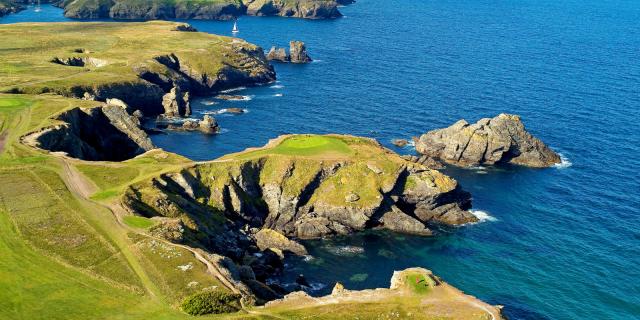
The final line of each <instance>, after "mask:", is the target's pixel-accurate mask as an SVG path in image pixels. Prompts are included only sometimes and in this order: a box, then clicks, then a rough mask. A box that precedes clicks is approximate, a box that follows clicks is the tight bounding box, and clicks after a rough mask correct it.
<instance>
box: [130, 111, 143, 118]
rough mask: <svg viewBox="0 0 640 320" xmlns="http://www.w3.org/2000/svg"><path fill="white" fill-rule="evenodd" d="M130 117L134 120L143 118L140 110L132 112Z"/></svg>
mask: <svg viewBox="0 0 640 320" xmlns="http://www.w3.org/2000/svg"><path fill="white" fill-rule="evenodd" d="M131 115H132V116H134V117H136V118H138V119H142V118H144V113H142V111H140V110H136V111H134V112H133V113H132V114H131Z"/></svg>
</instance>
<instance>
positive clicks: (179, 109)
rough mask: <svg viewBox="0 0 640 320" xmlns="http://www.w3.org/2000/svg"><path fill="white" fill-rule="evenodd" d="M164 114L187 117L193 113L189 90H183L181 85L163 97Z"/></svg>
mask: <svg viewBox="0 0 640 320" xmlns="http://www.w3.org/2000/svg"><path fill="white" fill-rule="evenodd" d="M162 107H164V114H165V115H166V116H171V117H185V116H189V115H190V114H191V103H190V102H189V92H184V93H183V92H182V90H180V88H179V87H173V89H171V91H169V93H167V94H165V95H164V96H163V97H162Z"/></svg>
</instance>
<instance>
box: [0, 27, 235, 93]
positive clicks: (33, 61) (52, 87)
mask: <svg viewBox="0 0 640 320" xmlns="http://www.w3.org/2000/svg"><path fill="white" fill-rule="evenodd" d="M175 25H176V24H175V23H171V22H160V21H153V22H147V23H126V24H125V23H85V24H83V25H82V28H78V26H77V24H76V23H30V24H13V25H3V26H1V27H0V91H4V92H7V91H9V90H13V89H18V90H21V91H24V92H26V93H41V92H47V91H49V92H56V93H60V94H64V95H69V94H70V92H71V90H72V88H74V87H76V86H81V87H93V86H99V85H106V84H121V83H140V82H141V80H140V79H139V78H138V76H137V73H136V72H135V71H134V68H139V67H142V66H144V67H146V68H148V69H150V70H160V71H161V70H163V69H162V67H161V66H160V65H159V64H158V63H157V62H155V60H153V59H152V58H154V57H156V56H161V55H167V54H170V53H175V54H176V55H177V56H178V57H179V58H181V60H183V64H185V63H186V64H188V66H189V67H190V69H191V70H193V71H196V72H203V73H204V72H205V71H206V73H208V74H217V73H218V71H219V70H221V69H222V68H223V67H224V65H225V64H230V65H236V64H237V63H239V62H237V61H234V60H233V59H234V58H233V57H234V56H236V55H235V54H230V52H231V42H232V41H233V40H232V38H227V37H221V36H215V35H208V34H204V33H199V32H176V31H172V30H173V28H174V27H175ZM51 34H55V35H56V36H55V37H51ZM160 38H161V39H162V40H159V39H160ZM77 49H84V50H88V51H90V52H89V53H78V52H75V50H77ZM227 53H229V54H227ZM225 55H227V56H226V57H225ZM54 57H58V58H70V57H79V58H95V59H100V60H103V61H105V62H106V66H100V67H96V66H85V67H72V66H65V65H61V64H56V63H52V62H51V60H52V59H53V58H54Z"/></svg>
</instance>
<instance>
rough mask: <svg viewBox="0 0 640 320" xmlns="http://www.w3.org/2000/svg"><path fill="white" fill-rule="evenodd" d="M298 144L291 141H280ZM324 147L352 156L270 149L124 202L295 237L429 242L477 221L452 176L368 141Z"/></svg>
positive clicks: (207, 167) (184, 175) (184, 174)
mask: <svg viewBox="0 0 640 320" xmlns="http://www.w3.org/2000/svg"><path fill="white" fill-rule="evenodd" d="M305 137H306V136H302V138H305ZM310 137H311V138H310V139H315V138H313V137H314V136H310ZM298 138H299V137H297V136H293V137H283V138H281V139H280V140H278V141H280V142H277V143H280V144H284V145H286V144H287V143H288V141H291V139H298ZM321 139H330V140H331V141H334V140H335V143H337V144H344V147H345V150H347V151H345V152H347V154H336V155H333V152H328V153H327V154H318V155H316V156H312V157H297V156H289V155H284V154H281V153H280V149H279V148H285V150H286V147H282V146H280V147H278V146H279V145H276V146H273V145H272V146H270V147H266V148H265V149H260V151H251V152H247V153H241V154H238V155H234V156H231V157H229V158H223V159H222V160H217V161H213V162H208V163H201V164H197V165H194V166H193V167H191V168H187V169H184V170H182V171H180V172H176V173H172V174H165V175H162V176H159V177H156V178H153V179H151V180H149V181H146V182H144V183H140V184H135V185H133V186H131V188H130V189H129V191H128V192H127V193H126V196H125V203H127V204H128V206H129V207H130V208H131V209H132V211H134V212H137V213H138V214H140V215H143V216H147V217H151V216H166V217H172V218H176V217H179V218H182V219H185V224H187V225H189V226H191V227H192V228H193V229H194V230H196V231H197V230H200V229H201V228H202V225H201V223H199V222H197V220H198V219H200V218H198V219H195V218H193V217H192V216H193V215H194V214H195V213H194V212H197V214H198V215H200V216H202V217H212V216H216V215H217V216H219V217H221V218H223V217H224V218H225V219H229V220H230V221H234V223H240V224H242V225H247V226H248V227H252V228H259V229H260V228H269V229H271V230H274V231H277V232H279V233H282V234H283V235H285V236H287V237H293V238H317V237H322V236H327V235H333V234H348V233H351V232H355V231H360V230H364V229H367V228H374V227H380V228H387V229H391V230H394V231H398V232H407V233H415V234H423V235H429V234H431V230H430V229H429V226H430V225H432V224H441V223H442V224H449V225H459V224H464V223H467V222H473V221H476V218H475V217H474V216H473V215H471V214H470V213H469V212H468V211H467V209H469V208H470V206H471V203H470V195H469V194H468V193H466V192H464V191H462V190H461V188H460V186H459V185H458V184H457V182H456V181H455V180H453V179H452V178H450V177H447V176H445V175H444V174H442V173H440V172H438V171H435V170H430V169H427V168H426V167H423V166H421V165H418V164H415V163H411V162H408V161H406V160H404V159H402V158H400V157H399V156H397V155H396V154H393V153H391V152H389V151H387V150H385V149H383V148H382V147H381V146H380V145H378V144H377V143H376V142H374V141H371V140H369V139H364V138H355V137H343V136H328V137H324V136H322V137H321ZM272 152H273V153H272ZM195 208H197V210H195ZM205 225H206V224H205Z"/></svg>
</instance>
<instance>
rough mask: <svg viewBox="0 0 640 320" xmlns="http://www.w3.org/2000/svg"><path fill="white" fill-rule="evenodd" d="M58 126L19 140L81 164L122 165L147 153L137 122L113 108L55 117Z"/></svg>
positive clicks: (150, 146) (148, 145) (148, 141)
mask: <svg viewBox="0 0 640 320" xmlns="http://www.w3.org/2000/svg"><path fill="white" fill-rule="evenodd" d="M55 119H56V120H58V121H59V122H60V124H58V125H54V126H52V127H47V128H43V129H42V130H40V131H38V132H35V133H32V134H29V135H27V136H25V137H23V139H22V140H23V142H25V143H26V144H28V145H31V146H34V147H37V148H40V149H44V150H48V151H54V152H64V153H66V154H67V155H68V156H70V157H74V158H78V159H84V160H95V161H97V160H104V161H122V160H127V159H130V158H133V157H135V156H137V155H139V154H142V153H144V152H145V151H149V150H151V149H153V148H155V147H154V145H153V143H152V142H151V139H149V137H148V136H147V134H146V133H145V132H144V131H142V130H141V129H140V122H139V120H138V118H136V117H134V116H131V115H129V114H128V113H127V111H126V109H125V108H123V107H122V106H117V105H104V106H102V107H98V108H89V109H81V108H74V109H71V110H68V111H65V112H62V113H61V114H59V115H58V116H56V117H55Z"/></svg>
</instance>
